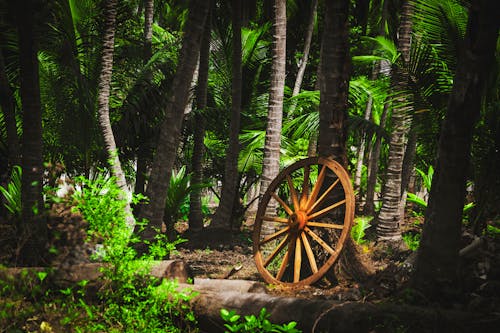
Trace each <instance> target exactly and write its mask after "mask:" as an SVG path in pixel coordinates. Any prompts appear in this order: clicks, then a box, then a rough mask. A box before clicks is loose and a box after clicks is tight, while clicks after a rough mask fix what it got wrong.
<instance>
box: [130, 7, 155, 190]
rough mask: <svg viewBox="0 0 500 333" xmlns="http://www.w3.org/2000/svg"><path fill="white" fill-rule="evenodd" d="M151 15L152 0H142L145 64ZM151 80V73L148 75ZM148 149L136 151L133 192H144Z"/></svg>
mask: <svg viewBox="0 0 500 333" xmlns="http://www.w3.org/2000/svg"><path fill="white" fill-rule="evenodd" d="M153 15H154V0H144V51H143V52H144V58H143V62H144V64H147V63H148V61H149V59H150V58H151V55H152V52H153V51H152V44H151V39H152V37H153ZM147 79H149V80H151V75H148V78H147ZM148 156H149V154H148V149H144V148H143V147H140V148H139V149H138V151H137V169H136V176H135V188H134V193H141V194H144V185H145V183H146V173H147V168H148Z"/></svg>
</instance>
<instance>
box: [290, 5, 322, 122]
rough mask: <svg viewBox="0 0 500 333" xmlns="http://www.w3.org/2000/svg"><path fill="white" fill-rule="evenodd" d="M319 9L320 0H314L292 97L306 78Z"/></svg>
mask: <svg viewBox="0 0 500 333" xmlns="http://www.w3.org/2000/svg"><path fill="white" fill-rule="evenodd" d="M317 9H318V0H312V2H311V12H310V13H309V23H308V24H307V30H306V37H305V39H304V50H303V51H302V58H301V59H300V65H299V70H298V72H297V77H296V78H295V84H294V85H293V91H292V97H294V96H297V95H298V94H299V93H300V87H301V86H302V81H303V79H304V74H305V72H306V66H307V61H308V59H309V51H310V49H311V41H312V36H313V32H314V19H315V18H316V12H317ZM295 107H296V102H294V103H293V104H292V105H291V106H290V109H289V111H288V116H289V117H290V116H291V115H292V114H293V112H294V111H295Z"/></svg>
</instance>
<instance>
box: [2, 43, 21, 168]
mask: <svg viewBox="0 0 500 333" xmlns="http://www.w3.org/2000/svg"><path fill="white" fill-rule="evenodd" d="M0 107H1V108H2V111H3V117H4V121H5V127H6V130H7V149H8V154H9V155H8V167H9V168H12V166H14V165H19V164H20V162H21V147H20V145H19V137H18V135H17V124H16V111H15V108H14V95H13V94H12V89H11V88H10V84H9V80H8V78H7V73H6V72H5V64H4V59H3V55H2V52H1V50H0Z"/></svg>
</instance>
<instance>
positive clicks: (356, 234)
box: [351, 216, 372, 245]
mask: <svg viewBox="0 0 500 333" xmlns="http://www.w3.org/2000/svg"><path fill="white" fill-rule="evenodd" d="M371 220H372V217H371V216H359V217H356V218H355V219H354V226H353V227H352V229H351V237H352V238H353V239H354V241H355V242H356V243H357V244H359V245H362V244H364V243H366V239H364V237H365V230H366V229H368V228H370V227H371V225H370V221H371Z"/></svg>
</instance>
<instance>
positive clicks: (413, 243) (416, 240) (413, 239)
mask: <svg viewBox="0 0 500 333" xmlns="http://www.w3.org/2000/svg"><path fill="white" fill-rule="evenodd" d="M402 237H403V241H404V242H405V243H406V245H407V246H408V248H409V249H410V250H412V251H416V250H417V249H418V246H419V245H420V234H419V233H415V234H414V233H406V234H403V236H402Z"/></svg>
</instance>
